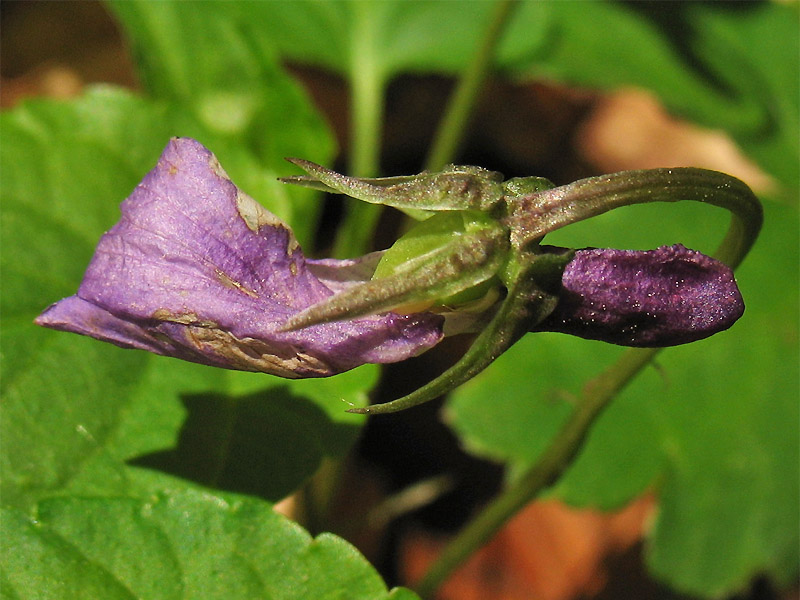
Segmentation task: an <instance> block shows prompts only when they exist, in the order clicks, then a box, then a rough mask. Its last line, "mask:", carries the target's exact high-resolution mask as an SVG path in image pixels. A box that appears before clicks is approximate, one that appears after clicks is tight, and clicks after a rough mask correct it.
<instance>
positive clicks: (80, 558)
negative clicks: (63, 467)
mask: <svg viewBox="0 0 800 600" xmlns="http://www.w3.org/2000/svg"><path fill="white" fill-rule="evenodd" d="M2 519H3V537H2V550H3V556H4V565H3V568H2V577H3V591H4V593H5V594H7V595H8V596H9V597H15V598H87V597H90V598H104V599H109V600H113V599H117V598H120V599H130V598H158V599H164V600H168V599H171V598H176V599H177V598H180V599H189V598H202V599H203V600H206V599H208V600H212V599H214V598H225V599H228V598H285V599H287V600H288V599H291V598H297V599H298V600H299V599H305V598H320V599H328V598H330V599H335V598H343V597H347V598H353V599H364V600H378V599H380V598H386V599H387V600H388V599H389V598H392V599H397V598H408V599H413V598H416V596H415V595H414V594H411V593H410V592H408V590H394V591H393V592H391V593H389V592H387V590H386V587H385V586H384V584H383V581H381V578H380V577H379V576H378V574H377V573H376V572H375V571H374V569H372V567H371V566H370V565H369V563H367V561H366V560H365V559H364V557H362V556H361V555H360V554H359V553H358V552H357V551H356V550H355V549H354V548H353V547H352V546H350V545H349V544H347V542H344V541H343V540H341V539H340V538H337V537H335V536H333V535H330V534H322V535H320V536H319V537H317V538H316V539H312V538H311V536H309V535H308V534H307V533H306V532H305V531H303V530H302V529H301V528H300V527H298V526H297V525H295V524H294V523H292V522H290V521H288V520H287V519H286V518H284V517H282V516H280V515H278V514H277V513H275V512H274V511H273V510H272V508H271V507H270V506H269V505H267V504H265V503H263V502H260V501H257V500H251V499H242V498H234V497H231V498H221V497H216V496H213V495H211V494H208V493H205V492H198V491H183V492H165V493H159V494H158V495H156V496H154V497H151V498H148V499H146V500H137V499H133V498H122V497H119V498H108V497H106V498H79V497H71V498H55V499H51V500H46V501H43V502H41V503H39V504H38V505H37V506H36V507H35V518H34V519H32V518H29V517H26V516H25V515H23V514H22V513H19V512H18V511H15V510H13V509H6V510H3V512H2ZM343 590H347V591H346V593H345V592H343Z"/></svg>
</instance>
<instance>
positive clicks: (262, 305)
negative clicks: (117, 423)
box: [36, 138, 442, 377]
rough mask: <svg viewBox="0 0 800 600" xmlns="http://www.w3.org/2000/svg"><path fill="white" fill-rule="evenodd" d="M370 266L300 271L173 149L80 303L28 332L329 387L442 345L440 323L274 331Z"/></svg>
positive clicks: (140, 191)
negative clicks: (326, 380) (327, 381)
mask: <svg viewBox="0 0 800 600" xmlns="http://www.w3.org/2000/svg"><path fill="white" fill-rule="evenodd" d="M373 262H374V261H373V260H372V259H370V258H369V257H365V259H363V260H348V261H334V260H325V261H308V262H307V261H306V259H305V257H304V256H303V253H302V251H301V250H300V248H299V247H298V245H297V241H296V240H295V238H294V235H293V234H292V232H291V231H290V230H289V228H288V226H286V225H285V224H284V223H282V222H281V221H280V220H279V219H278V218H277V217H275V216H274V215H272V214H271V213H269V212H267V211H266V210H265V209H264V208H262V207H261V205H259V204H258V203H257V202H255V201H254V200H253V199H252V198H250V197H249V196H247V195H246V194H244V193H243V192H242V191H241V190H239V189H238V188H237V187H236V186H235V185H234V184H233V183H232V182H231V181H230V179H229V178H228V176H227V175H226V174H225V172H224V171H223V170H222V167H220V165H219V163H218V162H217V159H216V158H215V157H214V155H213V154H212V153H211V152H210V151H209V150H207V149H206V148H204V147H203V146H202V145H201V144H200V143H199V142H196V141H194V140H191V139H188V138H176V139H173V140H171V141H170V143H169V144H168V145H167V147H166V149H165V150H164V153H163V154H162V155H161V158H160V159H159V161H158V165H156V167H155V168H154V169H153V170H152V171H151V172H150V173H148V175H147V176H146V177H145V178H144V180H143V181H142V182H141V183H140V184H139V185H138V186H137V187H136V189H135V190H134V191H133V193H132V194H131V195H130V197H129V198H128V199H127V200H125V202H123V204H122V218H121V219H120V221H119V222H118V223H117V224H116V225H115V226H114V227H113V228H112V229H111V230H110V231H109V232H108V233H106V234H105V235H104V236H103V237H102V238H101V240H100V243H99V244H98V246H97V249H96V251H95V255H94V257H93V258H92V261H91V263H90V265H89V267H88V269H87V271H86V274H85V276H84V280H83V282H82V283H81V285H80V288H79V289H78V293H77V295H76V296H72V297H70V298H66V299H64V300H62V301H60V302H58V303H56V304H54V305H53V306H51V307H50V308H48V309H47V310H46V311H45V312H44V313H42V315H40V316H39V317H38V318H37V320H36V322H37V323H38V324H39V325H43V326H45V327H52V328H54V329H61V330H65V331H72V332H75V333H81V334H84V335H89V336H92V337H95V338H97V339H101V340H105V341H109V342H112V343H115V344H117V345H119V346H123V347H127V348H139V349H144V350H149V351H151V352H155V353H158V354H165V355H168V356H175V357H178V358H182V359H185V360H190V361H194V362H199V363H203V364H209V365H214V366H220V367H226V368H230V369H241V370H248V371H263V372H266V373H272V374H275V375H280V376H283V377H315V376H326V375H333V374H335V373H339V372H342V371H345V370H347V369H351V368H353V367H355V366H358V365H360V364H363V363H385V362H395V361H399V360H404V359H406V358H409V357H411V356H414V355H416V354H419V353H420V352H423V351H425V350H427V349H429V348H430V347H432V346H434V345H435V344H436V343H438V342H439V340H440V339H441V337H442V332H441V329H442V318H441V317H439V316H436V315H432V314H429V313H421V314H416V315H407V316H401V315H396V314H393V313H388V314H384V315H376V316H371V317H365V318H360V319H355V320H352V321H343V322H336V323H328V324H324V325H316V326H313V327H308V328H306V329H302V330H299V331H294V332H278V331H277V330H278V329H279V328H280V327H281V325H283V323H284V322H285V321H286V319H287V318H288V317H289V316H290V315H292V314H294V313H296V312H298V311H300V310H302V309H304V308H306V307H308V306H310V305H311V304H314V303H316V302H318V301H319V300H321V299H323V298H325V297H327V296H329V295H331V294H332V293H333V291H337V290H339V289H343V288H345V287H347V286H348V285H352V284H354V283H357V282H358V281H362V280H363V279H364V278H367V279H368V278H369V276H370V275H371V272H370V264H372V263H373ZM317 273H319V274H317ZM359 278H360V279H359Z"/></svg>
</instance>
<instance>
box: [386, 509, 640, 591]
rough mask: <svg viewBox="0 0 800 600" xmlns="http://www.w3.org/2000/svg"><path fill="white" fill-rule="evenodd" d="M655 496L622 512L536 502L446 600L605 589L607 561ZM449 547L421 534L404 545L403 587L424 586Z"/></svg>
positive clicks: (455, 580) (630, 537)
mask: <svg viewBox="0 0 800 600" xmlns="http://www.w3.org/2000/svg"><path fill="white" fill-rule="evenodd" d="M654 505H655V502H654V499H653V498H652V497H650V496H645V497H643V498H640V499H639V500H636V501H634V502H633V503H631V504H630V505H628V506H627V507H626V508H624V509H623V510H621V511H620V512H617V513H601V512H599V511H595V510H577V509H573V508H570V507H568V506H565V505H564V504H562V503H560V502H558V501H555V500H546V501H541V502H534V503H533V504H531V505H529V506H528V507H527V508H526V509H525V510H523V511H522V512H521V513H519V514H518V515H517V516H516V517H515V518H514V519H513V520H512V521H511V522H510V523H509V524H508V525H506V526H505V527H504V528H503V529H502V530H500V532H499V533H498V534H497V535H496V536H495V537H494V539H493V540H492V541H491V542H490V543H489V544H487V545H486V546H485V547H484V548H482V549H481V550H480V551H478V552H477V553H476V554H475V555H474V556H472V558H470V560H469V561H467V562H466V563H465V564H464V565H463V566H462V567H461V568H460V569H459V570H458V571H456V573H455V574H454V575H453V576H452V577H451V578H450V579H449V580H448V581H447V582H446V583H445V584H444V585H443V586H442V588H441V589H440V590H439V593H438V595H437V598H439V599H440V600H484V599H486V598H492V599H493V600H523V599H524V600H530V599H531V598H535V599H536V600H567V599H569V598H575V597H577V596H579V595H592V594H594V593H596V592H598V591H599V590H601V589H602V588H603V586H604V585H605V573H604V569H603V563H604V560H605V559H606V557H607V556H608V555H609V554H614V553H620V552H622V551H624V550H626V549H627V548H629V547H630V546H632V545H633V544H634V543H635V542H636V541H637V540H639V539H640V537H641V535H642V531H643V529H644V527H645V524H646V522H647V520H648V517H649V516H650V514H651V513H652V511H653V508H654ZM444 544H445V542H444V541H443V540H441V539H435V538H432V537H430V536H429V535H428V534H425V533H422V532H418V533H415V534H412V535H410V536H409V537H408V538H407V539H406V540H405V541H404V543H403V545H402V549H401V552H402V563H403V564H402V569H403V571H404V575H405V581H408V582H414V581H418V580H419V579H420V578H421V577H422V575H423V574H424V573H425V571H426V570H427V568H428V567H429V566H430V564H431V563H432V562H433V560H434V559H435V558H436V556H437V555H438V554H439V552H440V551H441V550H442V548H443V546H444Z"/></svg>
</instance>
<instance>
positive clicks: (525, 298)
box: [348, 251, 574, 414]
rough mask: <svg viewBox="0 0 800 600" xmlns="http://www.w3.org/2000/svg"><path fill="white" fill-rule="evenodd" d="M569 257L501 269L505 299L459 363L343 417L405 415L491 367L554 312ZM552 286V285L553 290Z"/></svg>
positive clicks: (530, 259)
mask: <svg viewBox="0 0 800 600" xmlns="http://www.w3.org/2000/svg"><path fill="white" fill-rule="evenodd" d="M573 256H574V251H569V252H566V253H561V254H555V253H547V252H544V253H541V254H529V255H527V256H526V257H525V258H524V259H523V260H522V261H519V262H514V261H512V263H513V264H510V265H507V266H506V267H505V269H504V272H505V276H506V278H507V279H508V278H510V279H508V282H509V284H510V285H509V288H508V294H507V295H506V297H505V299H504V300H503V301H502V303H501V304H500V307H499V308H498V310H497V312H496V313H495V315H494V316H493V317H492V319H491V321H490V322H489V324H488V325H487V326H486V327H485V328H484V329H483V330H482V331H481V333H479V334H478V336H477V337H476V338H475V340H474V341H473V343H472V345H471V346H470V347H469V349H468V350H467V352H466V353H465V354H464V356H462V357H461V359H460V360H459V361H458V362H457V363H456V364H455V365H453V366H452V367H450V368H449V369H448V370H447V371H445V372H444V373H442V374H441V375H440V376H439V377H437V378H436V379H434V380H432V381H430V382H429V383H427V384H426V385H424V386H422V387H421V388H419V389H417V390H415V391H413V392H411V393H410V394H408V395H407V396H403V397H402V398H398V399H397V400H392V401H391V402H386V403H384V404H373V405H372V406H367V407H363V408H353V409H350V410H349V411H348V412H354V413H359V414H387V413H393V412H398V411H401V410H405V409H407V408H411V407H413V406H417V405H418V404H423V403H425V402H429V401H430V400H433V399H435V398H438V397H439V396H443V395H444V394H447V393H449V392H451V391H453V390H454V389H455V388H457V387H458V386H460V385H461V384H462V383H465V382H466V381H469V380H470V379H472V378H473V377H475V376H476V375H477V374H478V373H480V372H481V371H483V370H484V369H485V368H486V367H488V366H489V365H490V364H492V363H493V362H494V361H495V360H496V359H497V358H498V357H499V356H500V355H501V354H503V352H505V351H506V350H508V349H509V348H510V347H511V346H513V345H514V344H515V343H516V342H517V341H518V340H519V339H520V338H521V337H522V336H523V335H525V334H526V333H527V332H529V331H530V330H531V329H532V328H533V327H535V326H536V325H538V324H539V323H541V322H542V321H543V320H544V319H545V318H547V316H548V315H549V314H550V313H552V312H553V310H555V308H556V305H557V304H558V297H559V292H560V281H561V274H562V273H563V272H564V268H565V267H566V265H567V264H568V263H569V261H570V260H572V257H573ZM556 282H558V284H556Z"/></svg>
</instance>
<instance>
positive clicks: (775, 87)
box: [504, 2, 800, 203]
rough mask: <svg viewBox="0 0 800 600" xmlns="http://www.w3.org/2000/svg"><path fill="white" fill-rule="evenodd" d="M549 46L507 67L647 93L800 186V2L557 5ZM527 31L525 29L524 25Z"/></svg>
mask: <svg viewBox="0 0 800 600" xmlns="http://www.w3.org/2000/svg"><path fill="white" fill-rule="evenodd" d="M545 4H546V6H547V9H548V11H549V14H548V17H549V21H550V27H549V30H548V31H549V38H548V43H547V44H543V45H542V46H541V47H540V52H538V53H537V54H536V55H534V56H531V57H530V59H529V60H527V61H521V62H520V61H518V62H513V63H504V64H505V65H506V66H508V67H509V68H511V69H512V70H514V71H518V72H520V73H522V74H524V75H525V76H526V77H529V78H542V77H545V78H549V79H555V80H557V81H563V82H566V83H572V84H578V85H584V86H590V87H596V88H600V89H604V90H612V89H615V88H619V87H624V86H639V87H643V88H646V89H648V90H651V91H653V92H655V94H656V95H657V96H658V97H659V98H660V99H661V101H662V102H664V104H665V105H666V106H667V108H668V109H669V110H670V111H671V112H673V113H675V114H678V115H682V116H684V117H686V118H687V119H689V120H691V121H694V122H696V123H699V124H702V125H704V126H706V127H710V128H714V129H724V130H725V131H727V132H728V133H729V134H731V135H732V136H733V138H734V139H735V140H736V141H737V142H738V143H739V145H740V146H741V147H742V149H743V150H744V151H745V153H746V154H747V155H749V156H750V157H751V158H753V159H755V160H756V161H757V162H758V163H759V164H760V166H761V167H762V168H763V169H764V170H765V171H767V172H768V173H769V174H770V175H772V176H773V177H774V178H775V179H777V181H778V183H779V186H780V188H781V190H780V192H781V194H780V195H781V197H783V198H785V199H786V200H787V201H790V202H792V203H796V200H797V197H798V194H800V189H798V181H800V140H798V136H797V135H796V132H797V131H798V129H799V128H800V70H799V69H798V68H797V57H798V55H800V29H798V27H797V22H798V9H797V4H782V3H778V2H671V3H663V2H659V3H645V2H639V3H636V2H550V3H545ZM516 25H517V26H520V23H516Z"/></svg>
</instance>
